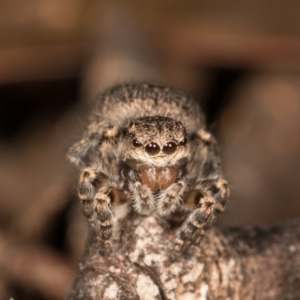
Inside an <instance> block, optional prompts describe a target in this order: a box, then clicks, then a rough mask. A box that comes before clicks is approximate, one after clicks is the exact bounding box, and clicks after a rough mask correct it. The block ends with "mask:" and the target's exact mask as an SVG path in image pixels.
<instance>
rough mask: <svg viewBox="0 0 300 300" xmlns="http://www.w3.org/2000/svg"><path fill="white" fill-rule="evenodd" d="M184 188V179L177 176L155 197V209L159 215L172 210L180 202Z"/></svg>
mask: <svg viewBox="0 0 300 300" xmlns="http://www.w3.org/2000/svg"><path fill="white" fill-rule="evenodd" d="M185 190H186V181H185V179H184V178H179V179H177V180H176V182H175V183H173V184H171V185H170V186H169V187H168V188H166V189H165V190H163V191H161V192H160V194H159V195H158V197H157V199H156V209H157V212H158V214H159V215H161V216H167V215H169V214H170V213H172V212H174V211H175V210H176V209H177V208H178V207H179V206H180V205H181V203H182V195H183V193H184V191H185Z"/></svg>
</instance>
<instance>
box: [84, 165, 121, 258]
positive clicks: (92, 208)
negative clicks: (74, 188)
mask: <svg viewBox="0 0 300 300" xmlns="http://www.w3.org/2000/svg"><path fill="white" fill-rule="evenodd" d="M78 195H79V198H80V201H81V204H82V206H83V213H84V215H85V217H86V218H87V220H88V222H89V225H90V226H91V227H92V230H93V231H94V232H95V234H96V238H97V240H98V241H99V244H100V250H99V253H100V254H101V255H105V254H107V253H108V252H109V251H110V243H109V240H110V239H111V237H112V232H113V222H112V221H113V220H112V211H111V206H112V204H114V205H118V204H120V203H122V199H121V197H120V194H119V193H118V189H117V188H116V186H115V184H114V183H113V182H112V181H111V180H110V179H109V177H108V176H107V175H105V174H104V173H102V172H100V171H99V170H97V168H93V167H89V168H85V169H84V170H83V171H82V173H81V175H80V179H79V184H78Z"/></svg>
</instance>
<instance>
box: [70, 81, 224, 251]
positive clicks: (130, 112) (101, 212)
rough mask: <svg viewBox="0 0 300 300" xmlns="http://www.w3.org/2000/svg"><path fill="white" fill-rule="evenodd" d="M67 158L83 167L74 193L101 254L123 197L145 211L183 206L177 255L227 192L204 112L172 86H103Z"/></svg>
mask: <svg viewBox="0 0 300 300" xmlns="http://www.w3.org/2000/svg"><path fill="white" fill-rule="evenodd" d="M68 156H69V159H70V160H71V161H72V162H73V163H75V164H76V165H77V166H79V167H80V168H81V169H82V172H81V175H80V180H79V186H78V194H79V198H80V200H81V203H82V205H83V211H84V214H85V216H86V217H87V219H88V221H89V223H90V225H91V227H92V228H93V230H94V231H95V233H96V236H97V237H98V239H99V242H100V253H101V254H105V253H107V252H108V250H109V240H110V238H111V236H112V225H113V224H112V210H111V208H112V206H114V205H119V204H121V203H124V202H127V203H129V204H130V205H129V206H130V207H132V208H133V209H134V210H135V211H136V212H138V213H140V214H143V215H148V214H150V213H152V212H154V213H157V214H159V215H161V216H168V215H170V214H172V213H173V212H176V211H185V212H187V213H188V216H187V218H186V220H185V221H184V222H183V224H182V226H181V228H180V230H179V232H178V236H177V239H176V241H175V244H174V255H176V254H178V253H180V252H181V251H182V250H184V249H185V248H186V247H187V246H188V245H189V244H190V243H191V242H193V241H194V240H195V239H196V238H197V237H199V236H201V235H203V234H204V232H205V229H206V228H207V226H208V225H210V224H211V223H212V222H213V221H214V220H215V218H216V216H217V214H218V213H219V212H222V211H223V210H224V209H225V206H226V202H227V199H228V196H229V190H228V185H227V182H226V180H225V179H224V178H223V176H222V171H221V166H220V158H219V153H218V147H217V144H216V141H215V139H214V138H213V136H212V135H211V134H210V133H209V132H208V131H207V130H206V127H205V123H204V118H203V115H202V112H201V110H200V108H199V106H198V104H197V103H196V102H195V101H194V100H193V99H192V98H190V97H189V96H187V95H186V94H185V93H183V92H181V91H179V90H176V89H170V88H166V87H161V86H157V85H149V84H124V85H119V86H116V87H114V88H111V89H109V90H107V91H106V92H105V93H103V94H102V95H101V96H100V97H99V99H98V101H97V102H96V107H95V111H94V114H93V116H92V120H91V123H90V125H89V126H88V128H87V130H86V132H85V133H84V135H83V138H82V139H81V140H80V141H79V142H78V143H76V144H75V145H74V146H73V147H71V148H70V150H69V153H68Z"/></svg>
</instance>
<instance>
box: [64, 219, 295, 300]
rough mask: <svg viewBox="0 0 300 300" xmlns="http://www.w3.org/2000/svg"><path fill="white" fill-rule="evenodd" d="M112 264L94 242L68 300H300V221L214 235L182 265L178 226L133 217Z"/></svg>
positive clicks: (123, 227)
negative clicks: (178, 252)
mask: <svg viewBox="0 0 300 300" xmlns="http://www.w3.org/2000/svg"><path fill="white" fill-rule="evenodd" d="M116 225H117V229H116V232H115V235H114V239H113V243H112V252H111V254H110V255H109V256H108V257H102V256H100V255H99V254H98V245H97V242H96V241H95V239H94V237H93V236H92V235H91V236H90V238H89V240H88V242H87V245H86V251H85V253H84V255H83V257H82V260H81V262H80V264H79V271H78V275H77V278H76V280H75V282H74V284H73V288H72V290H71V292H70V294H69V297H68V298H67V299H68V300H75V299H85V300H87V299H105V300H108V299H128V300H129V299H145V300H150V299H162V300H166V299H180V300H193V299H201V300H204V299H230V300H231V299H242V300H248V299H300V221H291V222H288V223H285V224H280V225H276V226H271V227H266V228H262V227H260V228H258V227H244V228H233V229H225V230H222V231H220V230H217V229H215V228H212V229H209V230H208V231H207V234H206V235H205V237H203V238H202V239H201V240H199V241H197V243H195V244H194V245H191V246H190V247H189V249H188V251H187V252H186V253H185V254H184V255H182V256H181V257H179V258H178V259H177V260H176V261H174V262H172V261H171V260H170V253H171V251H172V248H173V246H174V240H175V237H176V230H177V226H176V225H174V224H171V223H170V222H168V221H166V220H164V219H162V218H159V217H156V216H150V217H141V216H136V215H132V214H129V215H128V216H127V217H125V218H123V219H119V220H118V221H116Z"/></svg>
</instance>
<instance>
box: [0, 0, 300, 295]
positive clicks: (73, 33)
mask: <svg viewBox="0 0 300 300" xmlns="http://www.w3.org/2000/svg"><path fill="white" fill-rule="evenodd" d="M299 11H300V2H299V1H296V0H287V1H284V2H283V1H277V0H272V1H263V2H262V1H258V0H251V1H250V0H249V1H248V0H247V1H235V0H233V1H230V0H227V1H215V0H213V1H209V2H206V1H192V0H189V1H164V2H162V1H158V0H155V1H153V0H152V1H148V0H146V1H143V2H141V1H134V0H131V1H126V3H125V2H122V1H113V2H110V4H108V2H104V1H92V0H90V1H84V0H72V1H71V0H52V1H45V0H28V1H26V2H25V1H20V0H11V1H4V0H2V1H0V97H1V98H0V191H1V192H0V206H1V209H0V299H10V298H13V299H15V300H21V299H22V300H23V299H33V300H37V299H63V298H64V297H65V296H66V294H67V293H68V290H69V288H70V284H71V283H72V280H73V277H74V274H75V271H76V266H77V262H78V259H79V258H80V256H81V254H82V251H83V247H84V240H85V237H86V232H87V230H86V224H85V222H84V220H83V217H82V215H81V212H80V207H79V205H78V201H77V198H76V192H75V186H76V182H77V176H78V174H77V171H76V170H75V168H74V167H73V166H71V165H69V163H68V162H67V161H66V159H65V152H66V150H67V148H68V146H70V145H71V144H72V143H73V142H74V141H76V140H77V138H78V137H79V136H80V133H81V131H82V128H83V126H84V124H85V122H86V116H87V113H88V111H89V109H90V104H91V103H92V99H93V97H94V94H95V93H97V92H98V91H101V90H102V89H103V88H104V87H106V86H108V85H112V84H115V83H118V82H121V81H124V80H132V79H137V80H148V79H149V80H155V81H161V82H164V83H166V84H171V85H173V86H177V87H181V88H182V89H185V90H187V91H188V92H190V93H192V94H193V95H194V96H195V97H197V99H199V101H201V102H202V105H203V107H204V109H205V111H206V114H207V120H208V123H209V126H210V128H211V130H212V131H213V132H214V133H215V134H216V135H217V137H218V139H219V141H220V146H221V150H222V156H223V162H224V163H223V164H224V168H225V172H226V174H227V178H228V179H229V181H230V183H231V187H232V197H231V202H230V204H229V208H228V209H227V211H226V212H225V214H224V216H223V217H222V220H221V221H220V222H219V225H220V226H227V225H246V224H269V223H273V222H279V221H282V220H285V219H291V218H299V216H300V201H299V195H300V18H299Z"/></svg>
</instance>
